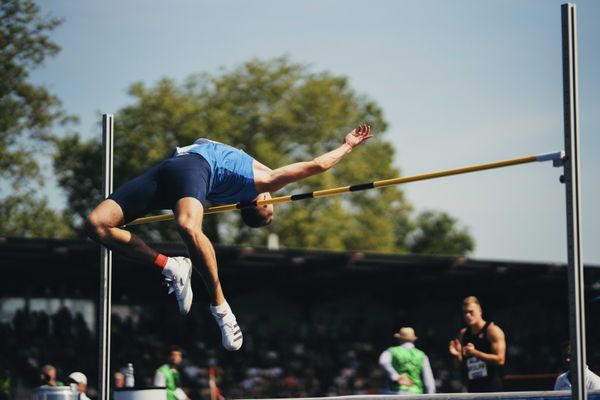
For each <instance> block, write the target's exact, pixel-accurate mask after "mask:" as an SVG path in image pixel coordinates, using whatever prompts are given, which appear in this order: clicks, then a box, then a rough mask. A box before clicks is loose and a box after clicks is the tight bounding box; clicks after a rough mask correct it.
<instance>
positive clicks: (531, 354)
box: [0, 307, 600, 400]
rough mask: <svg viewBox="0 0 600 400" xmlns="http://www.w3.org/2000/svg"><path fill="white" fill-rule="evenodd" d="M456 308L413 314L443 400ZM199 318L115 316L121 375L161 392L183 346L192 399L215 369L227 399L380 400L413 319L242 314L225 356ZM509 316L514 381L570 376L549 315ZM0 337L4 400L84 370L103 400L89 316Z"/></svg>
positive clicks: (6, 331)
mask: <svg viewBox="0 0 600 400" xmlns="http://www.w3.org/2000/svg"><path fill="white" fill-rule="evenodd" d="M198 308H200V307H198ZM454 309H455V314H456V318H455V319H454V320H453V321H454V324H455V325H454V326H452V325H451V326H448V324H447V322H446V321H439V319H438V320H437V322H436V319H434V318H433V316H432V315H431V313H430V312H427V310H422V311H421V312H419V313H417V314H415V315H410V318H411V321H410V322H411V323H412V324H413V326H415V327H416V329H417V331H418V332H420V335H419V343H418V346H419V348H421V349H423V350H424V351H426V352H427V354H428V355H429V358H430V361H431V366H432V369H433V373H434V377H435V379H436V386H437V391H438V392H460V391H463V390H464V388H463V386H462V383H461V379H460V374H459V372H458V371H456V370H455V369H454V368H453V365H452V359H451V357H450V356H449V354H448V352H447V347H448V339H449V338H451V337H452V335H453V334H455V332H456V331H457V330H458V327H460V326H462V325H461V321H460V309H459V307H455V308H454ZM257 310H260V309H257ZM195 311H196V312H194V310H193V311H192V313H191V314H190V315H188V316H187V317H185V318H182V317H180V316H178V315H175V314H174V313H166V314H165V315H163V314H161V315H160V317H157V315H156V313H154V312H153V310H151V309H147V310H145V309H138V312H137V314H136V317H135V318H125V319H123V318H120V317H118V316H116V315H114V316H113V319H112V332H113V334H112V353H111V369H112V371H111V372H112V373H114V372H115V371H119V370H120V369H121V368H123V367H124V366H125V365H127V363H132V364H133V366H134V369H135V379H136V386H152V379H153V376H154V373H155V371H156V368H158V367H159V366H160V365H161V364H162V363H164V362H165V354H166V353H167V349H168V348H169V346H171V345H174V344H176V345H179V346H181V347H182V348H183V349H184V352H185V355H184V362H183V365H182V368H181V373H182V374H181V375H182V385H183V387H184V389H185V391H186V393H187V394H188V396H189V397H190V398H191V399H192V400H197V399H209V398H210V393H209V374H208V370H209V368H214V370H215V371H216V380H217V385H218V387H219V389H220V391H221V393H222V394H223V395H224V396H225V397H226V398H240V397H246V398H265V397H271V398H273V397H313V396H333V395H352V394H373V393H380V391H381V389H382V388H383V387H384V386H385V379H386V378H385V374H384V373H383V371H382V370H381V369H380V367H379V365H378V357H379V354H380V353H381V351H382V350H384V349H385V348H387V347H388V346H390V345H392V344H394V339H393V337H392V333H393V332H395V331H396V330H397V328H398V326H400V325H399V324H400V323H401V322H402V321H401V319H403V318H404V319H405V318H407V315H388V316H386V315H381V316H380V317H381V318H379V319H372V318H371V319H370V318H368V317H367V316H366V313H365V312H364V311H362V310H342V309H339V310H337V312H335V311H336V310H333V311H334V312H332V310H327V312H315V311H314V310H310V309H309V311H307V310H304V311H300V312H298V313H297V314H295V315H293V316H290V315H287V314H286V313H284V312H280V313H279V314H260V313H256V311H255V313H254V314H251V315H248V313H240V315H239V317H238V319H239V322H240V325H241V326H242V328H243V332H244V346H243V347H242V349H241V350H240V351H238V352H235V353H229V352H227V351H225V350H224V349H222V347H221V345H220V336H219V331H218V330H217V329H218V328H217V327H216V326H215V324H214V322H213V321H212V319H211V317H210V315H209V313H208V312H201V310H195ZM508 312H509V311H507V312H506V315H503V313H502V312H496V315H495V316H494V317H495V318H496V319H494V318H490V320H496V321H497V322H498V323H499V324H501V325H502V327H503V328H505V331H506V332H507V343H508V349H507V364H506V369H505V373H506V374H511V373H512V374H514V373H548V372H555V373H558V372H560V371H561V370H562V366H561V360H560V343H561V341H562V340H564V339H565V337H566V335H567V333H566V332H565V333H561V334H555V335H548V332H550V331H552V329H553V330H554V331H556V328H555V327H553V328H550V327H546V326H545V325H544V324H545V322H544V320H548V321H550V320H552V319H551V318H545V316H544V315H543V312H541V311H539V309H538V312H537V314H531V313H529V312H528V310H527V309H526V308H525V309H520V310H513V311H512V312H510V315H508ZM386 317H387V318H386ZM530 320H531V321H530ZM547 323H550V322H547ZM517 327H518V329H517ZM565 329H566V327H565ZM540 335H541V336H540ZM0 337H1V338H2V340H0V354H2V357H0V383H2V386H1V387H0V388H2V393H0V398H11V397H12V398H18V397H20V396H18V395H16V394H15V393H16V392H17V391H18V388H31V387H34V386H37V385H39V373H40V368H41V366H42V365H44V364H52V365H54V366H56V368H57V371H58V378H59V379H61V378H62V379H63V380H65V379H66V378H67V376H66V375H67V374H68V373H69V372H70V371H83V372H84V373H85V374H86V375H87V377H88V379H89V380H90V382H89V385H88V395H90V396H91V397H92V398H93V397H95V395H96V392H95V391H94V387H96V377H97V373H98V372H97V368H98V366H97V364H98V361H97V357H98V344H97V339H96V337H95V335H94V334H93V333H92V332H91V331H90V329H89V328H88V326H87V325H86V324H85V321H84V319H83V318H82V316H81V315H80V314H75V315H73V314H72V313H71V312H70V311H69V310H67V309H65V308H63V309H61V310H60V311H59V312H57V313H56V314H54V315H47V314H46V313H44V312H28V311H25V310H20V311H18V312H17V313H16V314H15V316H14V319H13V320H12V321H11V322H5V323H0ZM540 338H544V340H540ZM542 361H543V362H542ZM598 361H600V360H599V354H592V355H591V356H590V357H589V360H588V363H589V364H590V366H591V367H594V366H597V364H595V363H597V362H598ZM540 369H543V370H540ZM548 389H551V388H548Z"/></svg>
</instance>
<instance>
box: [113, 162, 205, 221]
mask: <svg viewBox="0 0 600 400" xmlns="http://www.w3.org/2000/svg"><path fill="white" fill-rule="evenodd" d="M209 184H210V165H209V164H208V161H206V160H205V159H204V157H202V156H201V155H199V154H194V153H189V154H184V155H180V156H174V157H171V158H167V159H166V160H163V161H162V162H160V163H159V164H158V165H155V166H154V167H152V168H150V169H149V170H148V171H146V172H144V173H143V174H142V175H140V176H138V177H136V178H133V179H132V180H130V181H128V182H125V183H124V184H123V185H122V186H119V188H118V189H117V190H115V191H114V192H113V193H112V194H111V195H110V196H108V198H109V199H111V200H114V201H116V202H117V204H119V206H121V209H122V210H123V214H124V215H125V223H128V222H131V221H133V220H134V219H136V218H139V217H142V216H144V215H145V214H147V213H148V212H150V211H156V210H165V209H172V210H174V208H175V204H176V203H177V201H178V200H179V199H181V198H183V197H194V198H196V199H198V200H199V201H200V202H201V203H203V204H204V202H205V201H206V196H207V194H208V189H209Z"/></svg>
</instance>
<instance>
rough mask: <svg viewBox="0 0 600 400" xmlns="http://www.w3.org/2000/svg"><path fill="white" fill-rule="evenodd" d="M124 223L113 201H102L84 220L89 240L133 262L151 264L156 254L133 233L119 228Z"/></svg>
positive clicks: (121, 213)
mask: <svg viewBox="0 0 600 400" xmlns="http://www.w3.org/2000/svg"><path fill="white" fill-rule="evenodd" d="M124 223H125V217H124V215H123V210H121V206H119V205H118V204H117V203H116V202H115V201H114V200H110V199H108V200H104V201H103V202H101V203H100V204H99V205H98V207H96V208H95V209H94V210H93V211H92V212H91V213H90V215H89V216H88V217H87V218H86V220H85V232H86V234H87V235H88V236H89V237H90V239H92V240H94V241H95V242H98V243H100V244H102V245H104V246H106V247H107V248H108V249H110V250H113V251H115V252H117V253H120V254H122V255H125V256H128V257H131V258H133V259H135V260H139V261H143V262H148V263H152V262H154V260H155V259H156V256H157V255H158V252H157V251H156V250H154V249H152V248H151V247H149V246H148V245H147V244H146V243H144V241H143V240H142V239H140V238H139V237H138V236H136V235H134V234H133V233H131V232H129V231H127V230H125V229H121V228H119V227H120V226H122V225H123V224H124Z"/></svg>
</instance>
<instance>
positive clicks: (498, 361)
mask: <svg viewBox="0 0 600 400" xmlns="http://www.w3.org/2000/svg"><path fill="white" fill-rule="evenodd" d="M462 311H463V318H464V319H465V322H466V323H467V326H466V327H464V328H462V329H461V330H460V332H459V334H458V339H453V340H451V341H450V344H449V347H448V350H449V351H450V354H451V355H452V356H453V357H454V359H455V360H456V363H457V365H459V366H460V367H461V368H462V369H463V376H464V378H465V380H466V382H467V387H468V389H469V392H471V393H480V392H501V391H502V368H503V367H504V362H505V357H506V339H505V337H504V332H503V331H502V329H500V327H499V326H498V325H496V324H494V323H493V322H486V321H485V320H484V319H483V310H482V308H481V304H480V303H479V299H477V297H475V296H469V297H467V298H465V299H464V300H463V305H462Z"/></svg>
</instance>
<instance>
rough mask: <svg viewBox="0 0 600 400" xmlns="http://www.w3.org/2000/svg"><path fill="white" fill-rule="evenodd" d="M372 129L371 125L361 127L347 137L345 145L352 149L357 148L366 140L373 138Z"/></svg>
mask: <svg viewBox="0 0 600 400" xmlns="http://www.w3.org/2000/svg"><path fill="white" fill-rule="evenodd" d="M372 137H373V135H372V134H371V127H370V126H369V125H359V126H357V127H356V129H353V130H352V132H350V133H349V134H347V135H346V137H345V138H344V143H346V144H347V145H348V146H350V147H351V148H355V147H356V146H358V145H359V144H361V143H362V142H364V141H365V140H368V139H370V138H372Z"/></svg>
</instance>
